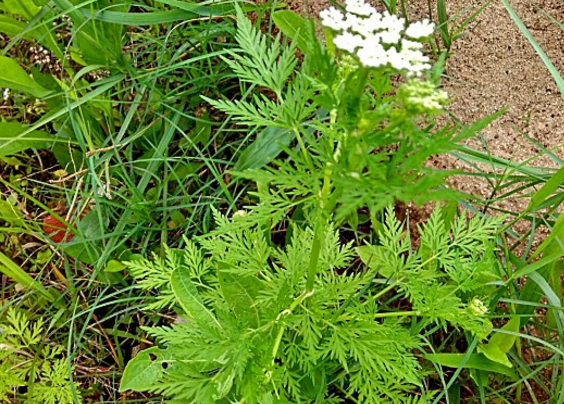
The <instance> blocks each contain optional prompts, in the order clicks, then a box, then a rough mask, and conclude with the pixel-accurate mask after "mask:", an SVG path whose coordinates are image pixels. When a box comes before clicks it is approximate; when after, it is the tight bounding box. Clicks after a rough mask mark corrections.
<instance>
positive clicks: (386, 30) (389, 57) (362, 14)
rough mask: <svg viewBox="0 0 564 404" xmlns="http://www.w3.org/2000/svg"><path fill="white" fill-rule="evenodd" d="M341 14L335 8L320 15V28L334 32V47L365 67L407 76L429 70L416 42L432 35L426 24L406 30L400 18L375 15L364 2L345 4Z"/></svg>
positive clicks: (419, 23) (411, 25)
mask: <svg viewBox="0 0 564 404" xmlns="http://www.w3.org/2000/svg"><path fill="white" fill-rule="evenodd" d="M345 10H346V12H345V13H344V14H343V13H342V12H341V11H339V10H337V9H336V8H335V7H330V8H329V9H327V10H324V11H322V12H321V13H320V18H321V24H322V25H323V26H325V27H327V28H329V29H331V30H333V31H335V32H336V35H335V37H334V39H333V42H334V44H335V46H336V47H337V48H338V49H340V50H342V51H345V52H348V53H350V54H351V55H353V56H356V58H357V59H358V61H359V62H360V63H361V64H362V65H364V66H366V67H373V68H378V67H391V68H393V69H395V70H398V71H402V72H405V73H406V74H407V75H408V76H413V75H420V74H421V73H422V72H423V71H425V70H428V69H430V68H431V65H430V64H429V63H428V62H429V58H428V57H427V56H425V55H424V54H423V45H422V44H421V43H420V42H417V41H418V40H421V39H422V38H425V37H427V36H429V35H431V34H432V33H433V29H434V25H433V24H432V23H431V22H429V21H428V20H423V21H418V22H415V23H413V24H410V25H409V26H407V27H406V25H407V22H406V20H405V19H404V18H401V17H398V16H396V15H391V14H390V13H388V12H384V13H379V12H378V10H376V9H375V8H374V7H372V6H371V5H370V4H368V3H366V1H365V0H345Z"/></svg>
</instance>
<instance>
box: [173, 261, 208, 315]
mask: <svg viewBox="0 0 564 404" xmlns="http://www.w3.org/2000/svg"><path fill="white" fill-rule="evenodd" d="M170 285H171V287H172V291H173V293H174V296H175V297H176V300H177V301H178V303H179V304H180V306H182V308H183V309H184V312H185V313H186V314H187V315H188V317H189V318H190V319H192V320H194V321H196V322H198V323H200V324H208V323H210V322H214V323H216V324H218V322H217V319H216V318H215V316H214V314H213V313H212V312H211V311H210V310H209V309H208V308H207V307H206V306H205V305H204V302H202V299H201V298H200V295H199V294H198V290H197V289H196V285H194V283H193V282H192V281H191V280H190V270H189V269H188V268H186V267H184V266H180V267H178V268H176V269H175V270H174V272H173V273H172V276H171V277H170Z"/></svg>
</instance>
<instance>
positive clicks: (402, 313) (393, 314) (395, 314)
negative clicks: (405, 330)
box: [374, 310, 420, 318]
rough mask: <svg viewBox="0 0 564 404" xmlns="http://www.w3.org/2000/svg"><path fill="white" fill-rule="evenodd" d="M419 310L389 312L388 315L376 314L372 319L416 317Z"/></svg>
mask: <svg viewBox="0 0 564 404" xmlns="http://www.w3.org/2000/svg"><path fill="white" fill-rule="evenodd" d="M419 314H420V313H419V310H410V311H391V312H389V313H377V314H375V315H374V318H384V317H404V316H405V317H408V316H418V315H419Z"/></svg>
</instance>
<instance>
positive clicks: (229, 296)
mask: <svg viewBox="0 0 564 404" xmlns="http://www.w3.org/2000/svg"><path fill="white" fill-rule="evenodd" d="M227 267H228V265H227V264H224V263H220V264H219V267H218V269H219V270H218V279H219V285H220V287H221V292H222V294H223V297H224V299H225V301H226V302H227V304H228V305H229V307H230V308H231V310H233V313H234V314H235V316H236V317H237V318H238V319H239V321H241V322H242V323H243V324H244V325H247V326H249V327H251V328H258V327H259V326H260V314H259V311H258V309H257V306H256V297H257V296H258V293H259V291H260V290H261V282H260V281H259V280H258V279H257V278H255V277H254V276H240V275H237V274H233V273H231V272H227V271H225V269H226V268H227ZM222 269H223V270H222Z"/></svg>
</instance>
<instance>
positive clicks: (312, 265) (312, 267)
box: [306, 215, 324, 292]
mask: <svg viewBox="0 0 564 404" xmlns="http://www.w3.org/2000/svg"><path fill="white" fill-rule="evenodd" d="M323 229H324V226H323V224H322V215H319V216H318V219H317V220H316V223H315V230H314V234H313V244H312V245H311V255H310V257H309V266H308V270H307V282H306V292H311V291H312V290H313V286H314V284H315V275H316V274H317V264H318V262H319V256H320V255H321V248H322V245H323Z"/></svg>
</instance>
